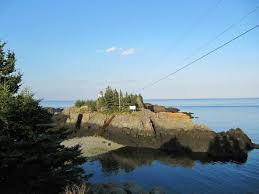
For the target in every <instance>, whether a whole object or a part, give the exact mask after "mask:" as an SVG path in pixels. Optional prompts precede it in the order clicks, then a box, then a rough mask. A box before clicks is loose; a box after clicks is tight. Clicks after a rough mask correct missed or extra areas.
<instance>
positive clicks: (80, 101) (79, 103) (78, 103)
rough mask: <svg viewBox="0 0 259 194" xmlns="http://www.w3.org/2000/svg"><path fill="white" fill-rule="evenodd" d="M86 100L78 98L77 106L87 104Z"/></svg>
mask: <svg viewBox="0 0 259 194" xmlns="http://www.w3.org/2000/svg"><path fill="white" fill-rule="evenodd" d="M85 102H86V101H84V100H77V101H76V102H75V106H76V107H78V108H80V107H81V106H85Z"/></svg>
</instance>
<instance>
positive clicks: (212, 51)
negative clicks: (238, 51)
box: [138, 24, 259, 92]
mask: <svg viewBox="0 0 259 194" xmlns="http://www.w3.org/2000/svg"><path fill="white" fill-rule="evenodd" d="M258 27H259V24H258V25H256V26H254V27H252V28H250V29H248V30H246V31H245V32H243V33H242V34H239V35H238V36H236V37H234V38H233V39H231V40H229V41H227V42H225V43H224V44H222V45H220V46H218V47H217V48H215V49H213V50H211V51H209V52H208V53H206V54H204V55H202V56H201V57H199V58H197V59H195V60H193V61H192V62H190V63H187V64H186V65H184V66H182V67H181V68H179V69H177V70H176V71H174V72H172V73H170V74H168V75H166V76H164V77H162V78H160V79H159V80H156V81H154V82H151V83H150V84H147V85H146V86H144V87H143V88H141V89H139V90H138V92H139V91H142V90H144V89H146V88H147V87H151V86H153V85H155V84H157V83H158V82H160V81H162V80H164V79H167V78H168V77H170V76H172V75H174V74H176V73H177V72H179V71H181V70H183V69H185V68H187V67H189V66H191V65H192V64H193V63H195V62H197V61H200V60H201V59H203V58H205V57H207V56H208V55H210V54H212V53H214V52H216V51H217V50H219V49H221V48H223V47H225V46H227V45H228V44H230V43H231V42H233V41H234V40H236V39H238V38H240V37H242V36H244V35H245V34H247V33H249V32H251V31H252V30H254V29H256V28H258Z"/></svg>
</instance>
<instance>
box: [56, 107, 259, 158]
mask: <svg viewBox="0 0 259 194" xmlns="http://www.w3.org/2000/svg"><path fill="white" fill-rule="evenodd" d="M164 111H166V112H164ZM60 114H61V115H62V117H63V118H62V119H60V120H61V121H62V122H63V125H68V126H69V127H70V128H71V129H73V131H74V133H73V137H84V136H100V137H103V138H105V139H108V140H110V141H113V142H116V143H118V144H121V145H125V146H130V147H143V148H152V149H159V150H162V151H164V152H166V153H169V154H184V153H202V154H207V155H208V156H209V157H211V158H213V159H214V160H237V161H243V160H246V158H247V153H248V151H249V150H251V149H254V148H258V145H257V144H254V143H253V142H252V141H251V139H250V138H249V137H248V136H247V135H246V134H245V133H244V132H243V131H242V130H241V129H239V128H237V129H230V130H228V131H226V132H220V133H216V132H214V131H213V130H211V129H209V128H208V127H207V126H205V125H197V124H194V123H193V122H192V118H191V116H190V115H188V114H186V113H181V112H179V110H177V109H172V112H170V110H168V109H164V108H163V107H160V108H158V107H156V108H155V111H151V110H146V109H145V110H141V111H137V112H133V113H113V114H105V113H102V112H90V111H89V110H88V109H87V107H81V108H75V107H70V108H66V109H64V110H63V111H62V113H60ZM59 124H60V123H59Z"/></svg>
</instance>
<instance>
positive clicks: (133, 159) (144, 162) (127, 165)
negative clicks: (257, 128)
mask: <svg viewBox="0 0 259 194" xmlns="http://www.w3.org/2000/svg"><path fill="white" fill-rule="evenodd" d="M92 160H98V161H99V163H100V165H101V169H102V172H103V173H104V175H105V176H109V175H111V174H113V173H115V174H117V173H118V172H119V170H124V171H125V172H131V171H133V170H134V169H135V168H137V167H141V166H150V165H151V164H152V162H153V161H159V162H160V163H162V164H165V165H167V166H172V167H184V168H192V167H193V166H194V165H195V162H196V161H199V162H200V163H201V164H207V163H213V162H215V160H213V159H212V158H209V157H208V156H207V155H206V154H203V153H195V154H194V153H191V154H184V155H183V154H181V155H169V154H167V153H165V152H162V151H160V150H155V149H149V148H133V147H123V148H120V149H118V150H115V151H111V152H108V153H106V154H103V155H100V156H97V157H95V158H93V159H92ZM245 161H246V160H245ZM245 161H230V160H229V161H226V160H225V161H219V160H217V161H216V162H223V163H225V162H232V163H237V164H242V163H244V162H245Z"/></svg>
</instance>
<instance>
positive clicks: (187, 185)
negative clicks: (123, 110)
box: [58, 98, 259, 193]
mask: <svg viewBox="0 0 259 194" xmlns="http://www.w3.org/2000/svg"><path fill="white" fill-rule="evenodd" d="M146 102H151V103H154V104H159V105H165V106H175V107H178V108H180V109H181V110H182V111H187V112H193V113H194V116H195V117H198V118H195V119H194V120H193V122H195V123H202V124H206V125H208V126H209V127H210V128H211V129H213V130H215V131H224V130H228V129H230V128H236V127H240V128H242V129H243V130H244V131H245V132H246V133H247V134H248V135H249V137H250V138H251V139H252V141H253V142H255V143H259V99H258V98H251V99H191V100H189V99H188V100H187V99H186V100H171V99H168V100H157V99H155V100H146ZM70 103H71V104H72V102H70ZM58 104H63V105H65V103H58ZM67 104H68V103H67ZM83 167H84V169H85V171H86V173H93V177H92V178H90V182H92V183H104V182H106V183H109V182H113V183H114V182H115V183H125V182H135V183H137V184H138V185H140V186H142V187H143V188H145V189H150V188H153V187H155V186H158V187H160V188H162V189H164V190H165V191H166V192H167V193H259V150H252V151H250V152H249V154H248V158H247V160H246V161H245V162H244V163H237V162H209V161H204V160H202V159H200V158H192V157H177V156H167V155H164V154H161V153H152V152H150V151H146V150H136V151H128V150H121V151H117V152H116V151H115V152H114V153H109V154H108V155H106V156H105V155H104V156H102V157H99V158H97V159H95V160H89V161H88V162H86V163H85V164H84V165H83Z"/></svg>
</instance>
